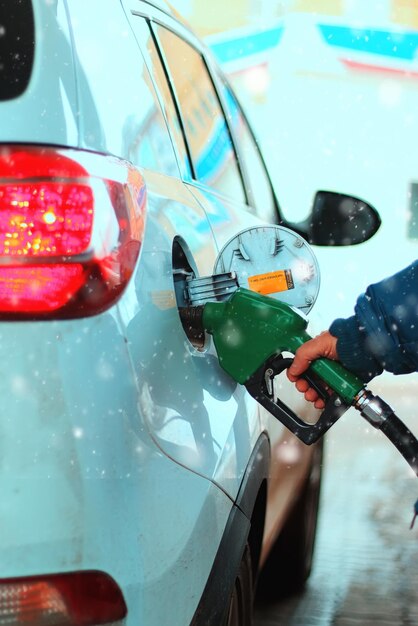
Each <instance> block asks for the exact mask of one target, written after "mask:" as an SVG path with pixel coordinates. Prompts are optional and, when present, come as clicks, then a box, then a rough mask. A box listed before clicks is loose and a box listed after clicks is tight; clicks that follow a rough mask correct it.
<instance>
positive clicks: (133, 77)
mask: <svg viewBox="0 0 418 626" xmlns="http://www.w3.org/2000/svg"><path fill="white" fill-rule="evenodd" d="M69 4H70V8H71V11H72V25H73V32H74V39H75V47H76V52H77V56H78V60H79V83H80V95H81V106H82V109H83V126H82V129H81V130H82V133H83V143H84V145H85V146H86V147H89V148H92V149H94V150H103V151H105V152H110V153H113V154H117V155H120V156H123V157H124V158H127V159H129V160H130V161H132V162H133V163H134V164H135V165H138V166H140V167H144V168H147V169H152V170H155V171H157V172H160V173H163V174H167V175H170V176H179V168H178V164H177V159H176V155H175V152H174V148H173V144H172V142H171V137H170V134H169V132H168V128H167V124H166V121H165V118H164V115H163V113H162V111H161V107H160V103H159V99H158V95H157V93H156V91H155V88H154V83H153V81H152V78H151V75H150V73H149V71H148V68H147V65H146V63H145V60H144V57H143V56H142V54H141V50H140V48H139V47H138V43H137V41H136V40H135V38H134V37H133V36H129V33H130V32H131V31H128V32H127V30H126V21H125V20H124V15H123V14H121V16H120V18H119V17H118V18H115V19H114V20H109V19H107V17H106V15H107V14H106V12H103V13H101V12H99V15H98V14H97V4H96V3H95V2H90V1H89V2H73V0H71V2H69ZM92 24H94V25H95V28H97V29H99V30H100V31H101V40H102V41H112V42H114V43H113V44H112V45H111V46H110V45H109V46H102V47H101V48H100V54H98V53H97V51H96V49H95V48H94V45H93V43H92V41H93V40H92V38H91V36H90V35H91V25H92Z"/></svg>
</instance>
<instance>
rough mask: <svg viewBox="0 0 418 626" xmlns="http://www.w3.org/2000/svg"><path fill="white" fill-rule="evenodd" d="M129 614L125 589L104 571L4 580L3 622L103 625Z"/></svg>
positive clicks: (13, 625)
mask: <svg viewBox="0 0 418 626" xmlns="http://www.w3.org/2000/svg"><path fill="white" fill-rule="evenodd" d="M126 614H127V608H126V604H125V600H124V598H123V595H122V592H121V590H120V589H119V587H118V585H117V584H116V582H115V581H114V580H113V578H111V577H110V576H108V575H107V574H105V573H103V572H74V573H69V574H58V575H52V576H45V577H44V576H36V577H32V578H15V579H3V580H0V624H2V625H3V626H21V625H22V624H27V625H28V626H30V625H33V626H65V625H67V624H68V626H99V625H100V624H109V623H113V622H116V621H117V620H121V619H123V618H124V617H125V616H126Z"/></svg>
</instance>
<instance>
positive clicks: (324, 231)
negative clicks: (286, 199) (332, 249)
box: [304, 191, 381, 246]
mask: <svg viewBox="0 0 418 626" xmlns="http://www.w3.org/2000/svg"><path fill="white" fill-rule="evenodd" d="M380 224H381V220H380V216H379V214H378V212H377V211H376V209H374V208H373V207H372V206H371V205H370V204H368V203H367V202H365V201H364V200H360V199H359V198H355V197H354V196H347V195H345V194H342V193H335V192H333V191H318V192H317V193H316V195H315V198H314V203H313V207H312V212H311V215H310V216H309V218H308V219H307V220H306V222H305V224H304V225H305V228H306V231H307V232H306V231H305V232H306V235H307V239H308V241H309V243H312V244H314V245H317V246H350V245H353V244H357V243H362V242H363V241H367V240H368V239H370V237H372V236H373V235H374V234H375V233H376V232H377V230H378V229H379V226H380ZM304 230H305V229H304Z"/></svg>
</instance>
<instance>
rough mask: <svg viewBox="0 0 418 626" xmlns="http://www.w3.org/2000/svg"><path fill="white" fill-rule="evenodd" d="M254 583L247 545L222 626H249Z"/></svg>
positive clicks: (249, 551)
mask: <svg viewBox="0 0 418 626" xmlns="http://www.w3.org/2000/svg"><path fill="white" fill-rule="evenodd" d="M253 600H254V581H253V570H252V563H251V550H250V546H249V544H248V543H247V545H246V546H245V550H244V554H243V557H242V559H241V563H240V566H239V570H238V573H237V577H236V579H235V584H234V589H233V591H232V594H231V597H230V600H229V607H228V611H227V617H226V620H225V622H224V626H251V624H252V614H253Z"/></svg>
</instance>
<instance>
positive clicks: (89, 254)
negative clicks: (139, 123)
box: [0, 146, 145, 319]
mask: <svg viewBox="0 0 418 626" xmlns="http://www.w3.org/2000/svg"><path fill="white" fill-rule="evenodd" d="M144 207H145V186H144V182H143V179H142V177H141V175H140V174H139V172H138V171H137V170H136V169H134V168H133V167H132V166H131V165H130V164H129V163H127V162H125V161H121V160H118V159H116V158H113V157H109V156H104V155H97V154H92V153H88V152H84V151H78V150H64V149H62V150H61V149H59V148H41V147H26V146H12V147H3V148H2V149H0V317H2V318H13V319H16V318H26V317H30V318H38V319H39V318H51V317H52V318H58V317H67V318H68V317H81V316H87V315H94V314H96V313H99V312H101V311H103V310H104V309H106V308H108V307H109V306H111V305H112V304H113V303H114V301H115V300H116V299H117V297H118V296H119V294H120V293H121V292H122V291H123V289H124V288H125V286H126V284H127V282H128V281H129V278H130V277H131V275H132V272H133V270H134V267H135V264H136V261H137V259H138V255H139V250H140V246H141V240H142V234H143V228H144Z"/></svg>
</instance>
